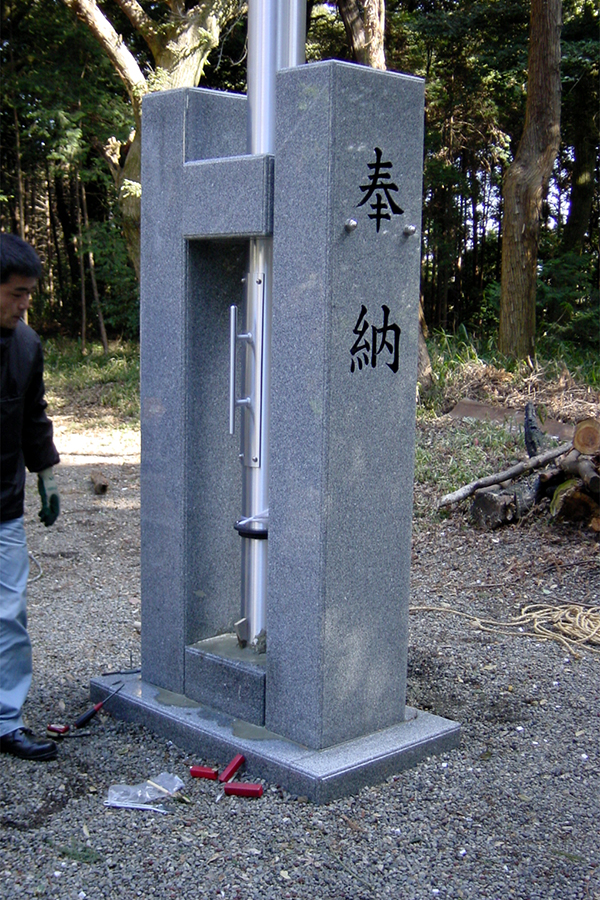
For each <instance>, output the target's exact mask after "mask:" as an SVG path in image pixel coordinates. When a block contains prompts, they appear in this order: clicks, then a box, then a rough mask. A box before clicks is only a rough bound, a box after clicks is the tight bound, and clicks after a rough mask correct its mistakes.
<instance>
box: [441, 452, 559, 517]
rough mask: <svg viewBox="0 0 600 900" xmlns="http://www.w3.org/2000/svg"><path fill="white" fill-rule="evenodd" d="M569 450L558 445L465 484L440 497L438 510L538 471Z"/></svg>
mask: <svg viewBox="0 0 600 900" xmlns="http://www.w3.org/2000/svg"><path fill="white" fill-rule="evenodd" d="M571 449H572V445H571V444H560V446H558V447H555V448H554V449H553V450H546V452H545V453H541V454H540V455H539V456H534V457H532V458H531V459H527V460H525V461H524V462H520V463H517V464H516V465H514V466H512V467H511V468H510V469H506V470H505V471H504V472H497V473H496V474H495V475H486V476H485V477H484V478H478V479H477V481H472V482H471V483H470V484H466V485H465V486H464V487H462V488H459V489H458V490H457V491H454V492H453V493H452V494H446V495H445V496H444V497H442V499H441V500H440V502H439V503H438V509H443V507H444V506H451V505H452V503H459V502H460V501H461V500H466V499H467V497H470V496H471V495H472V494H474V493H475V491H476V490H478V488H484V487H491V485H493V484H501V483H502V482H503V481H510V479H512V478H516V477H517V476H518V475H524V474H525V472H531V471H532V470H533V469H539V468H540V467H541V466H545V465H546V463H549V462H552V460H553V459H557V458H558V457H559V456H563V455H564V454H565V453H568V452H569V450H571Z"/></svg>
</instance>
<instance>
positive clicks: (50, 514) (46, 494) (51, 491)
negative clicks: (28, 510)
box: [38, 466, 60, 527]
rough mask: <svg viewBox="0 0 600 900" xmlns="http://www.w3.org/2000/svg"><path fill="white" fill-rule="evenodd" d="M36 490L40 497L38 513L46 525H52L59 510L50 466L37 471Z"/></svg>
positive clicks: (58, 501) (58, 500) (58, 499)
mask: <svg viewBox="0 0 600 900" xmlns="http://www.w3.org/2000/svg"><path fill="white" fill-rule="evenodd" d="M38 491H39V492H40V497H41V498H42V508H41V509H40V511H39V513H38V515H39V517H40V519H41V521H42V522H43V523H44V525H46V527H47V526H48V525H54V523H55V522H56V520H57V519H58V514H59V512H60V498H59V496H58V488H57V486H56V479H55V478H54V472H53V471H52V466H51V467H50V468H49V469H44V471H43V472H38Z"/></svg>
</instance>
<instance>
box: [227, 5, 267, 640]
mask: <svg viewBox="0 0 600 900" xmlns="http://www.w3.org/2000/svg"><path fill="white" fill-rule="evenodd" d="M276 53H277V3H276V0H250V2H249V4H248V152H249V153H250V154H264V153H273V151H274V147H275V67H276ZM272 276H273V240H272V238H270V237H269V238H254V239H252V240H251V241H250V247H249V254H248V272H247V275H246V321H245V333H244V337H245V341H244V343H245V361H244V367H243V368H244V397H245V398H247V400H248V402H247V403H246V404H245V405H244V406H243V411H242V437H241V454H240V456H241V462H242V471H243V475H242V516H241V518H240V519H239V521H238V522H237V524H236V528H237V530H238V532H239V533H240V537H241V539H242V585H241V618H240V620H239V622H237V623H236V631H237V635H238V638H239V639H240V641H241V642H242V643H245V642H249V643H254V642H256V640H257V638H258V637H259V635H260V634H261V632H263V631H264V629H265V626H266V606H267V603H266V597H267V547H268V544H267V535H268V522H269V494H268V484H269V447H268V435H269V373H270V345H271V297H272Z"/></svg>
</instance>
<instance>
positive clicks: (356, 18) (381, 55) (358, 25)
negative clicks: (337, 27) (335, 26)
mask: <svg viewBox="0 0 600 900" xmlns="http://www.w3.org/2000/svg"><path fill="white" fill-rule="evenodd" d="M338 7H339V10H340V16H341V17H342V22H343V23H344V28H345V29H346V38H347V40H348V45H349V47H350V49H351V51H352V56H353V58H354V60H355V61H356V62H357V63H360V64H361V65H363V66H371V68H372V69H381V70H385V68H386V65H385V50H384V43H383V42H384V36H385V2H384V0H363V3H362V13H361V9H360V7H359V4H358V3H357V0H338Z"/></svg>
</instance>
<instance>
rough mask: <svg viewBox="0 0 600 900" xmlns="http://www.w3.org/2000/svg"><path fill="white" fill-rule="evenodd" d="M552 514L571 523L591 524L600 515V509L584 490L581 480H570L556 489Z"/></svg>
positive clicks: (551, 509) (551, 508)
mask: <svg viewBox="0 0 600 900" xmlns="http://www.w3.org/2000/svg"><path fill="white" fill-rule="evenodd" d="M550 512H551V513H552V515H553V516H555V517H560V518H561V519H568V520H569V521H570V522H591V521H592V520H593V519H595V518H596V517H597V516H598V514H599V513H600V507H599V506H598V504H597V503H596V501H595V500H594V499H593V498H592V497H590V495H589V494H588V493H587V491H586V490H585V489H584V486H583V482H582V481H581V480H580V479H579V478H570V479H569V481H565V482H564V483H563V484H561V485H560V487H558V488H556V490H555V492H554V497H553V498H552V502H551V504H550Z"/></svg>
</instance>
